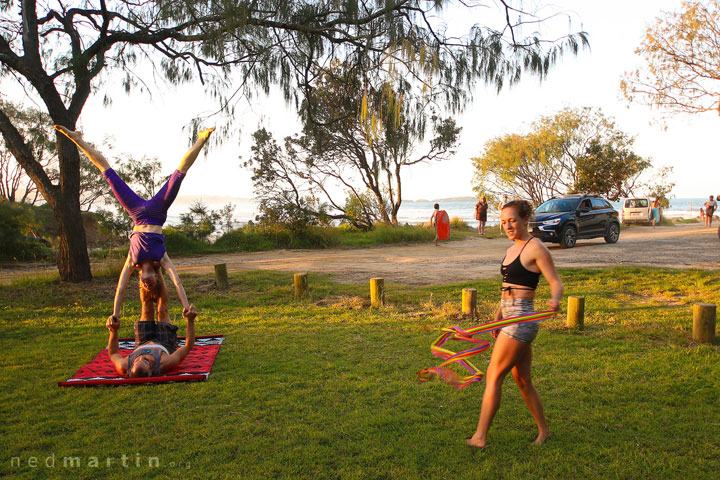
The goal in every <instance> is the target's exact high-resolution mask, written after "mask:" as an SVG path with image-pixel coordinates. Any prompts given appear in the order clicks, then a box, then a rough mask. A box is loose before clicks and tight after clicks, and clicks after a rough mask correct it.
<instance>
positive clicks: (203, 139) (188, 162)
mask: <svg viewBox="0 0 720 480" xmlns="http://www.w3.org/2000/svg"><path fill="white" fill-rule="evenodd" d="M214 131H215V127H212V128H208V129H207V130H203V131H201V132H200V133H198V139H197V141H196V142H195V145H193V146H192V148H191V149H190V150H188V152H187V153H186V154H185V156H184V157H183V159H182V160H181V161H180V166H179V167H178V168H177V169H178V170H179V171H180V172H181V173H187V171H188V170H190V167H192V165H193V163H195V159H197V157H198V155H199V154H200V150H202V148H203V147H204V146H205V144H206V143H207V141H208V138H210V134H211V133H212V132H214Z"/></svg>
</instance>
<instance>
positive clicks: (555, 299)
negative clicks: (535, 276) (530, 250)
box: [535, 245, 565, 310]
mask: <svg viewBox="0 0 720 480" xmlns="http://www.w3.org/2000/svg"><path fill="white" fill-rule="evenodd" d="M541 247H542V248H538V256H537V258H536V260H535V261H536V263H537V267H538V269H539V270H540V273H542V275H543V277H545V280H547V282H548V283H549V284H550V300H548V302H547V304H548V307H550V309H551V310H558V309H559V308H560V300H562V295H563V289H564V288H565V287H564V286H563V282H562V280H560V276H559V275H558V273H557V270H555V264H554V263H553V259H552V256H551V255H550V252H549V251H548V249H547V248H545V246H544V245H541Z"/></svg>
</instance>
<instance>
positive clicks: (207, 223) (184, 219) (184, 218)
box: [177, 200, 221, 241]
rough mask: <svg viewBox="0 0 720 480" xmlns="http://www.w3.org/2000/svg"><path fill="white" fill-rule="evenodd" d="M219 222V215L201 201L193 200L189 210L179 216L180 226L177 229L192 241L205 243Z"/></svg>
mask: <svg viewBox="0 0 720 480" xmlns="http://www.w3.org/2000/svg"><path fill="white" fill-rule="evenodd" d="M220 220H221V214H220V213H218V212H216V211H215V210H210V209H208V206H207V205H206V204H205V203H203V202H202V201H201V200H195V201H194V202H193V203H192V204H191V205H190V210H188V211H187V212H185V213H181V214H180V224H179V225H177V228H178V229H179V230H181V231H182V232H183V233H185V234H186V235H188V236H189V237H190V238H192V239H194V240H200V241H207V240H208V237H209V236H210V235H211V234H212V233H213V232H214V231H215V224H216V223H219V222H220Z"/></svg>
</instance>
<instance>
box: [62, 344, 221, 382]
mask: <svg viewBox="0 0 720 480" xmlns="http://www.w3.org/2000/svg"><path fill="white" fill-rule="evenodd" d="M224 339H225V337H224V336H222V335H205V336H199V337H195V345H194V346H193V349H192V350H191V351H190V353H189V354H188V356H187V357H185V360H183V362H182V363H181V364H180V365H178V367H177V368H176V369H175V370H173V371H172V372H168V373H167V374H166V375H162V376H159V377H145V378H128V377H123V376H121V375H118V373H117V372H116V371H115V367H113V365H112V363H110V358H109V357H108V350H107V348H105V349H103V350H102V351H101V352H100V353H98V354H97V355H95V358H93V359H92V361H91V362H90V363H88V364H87V365H85V366H84V367H81V368H80V370H78V371H77V372H75V375H73V376H72V377H70V378H69V379H68V380H67V381H65V382H58V385H59V386H62V387H67V386H89V385H123V384H128V383H165V382H190V381H201V380H207V377H208V376H209V375H210V370H212V366H213V363H214V362H215V356H216V355H217V354H218V351H219V350H220V345H222V342H223V340H224ZM134 342H135V340H134V339H132V338H121V339H120V341H119V345H120V354H121V355H124V356H128V355H129V354H130V353H132V351H133V349H134ZM184 344H185V338H184V337H182V338H178V346H182V345H184Z"/></svg>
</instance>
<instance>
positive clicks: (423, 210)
mask: <svg viewBox="0 0 720 480" xmlns="http://www.w3.org/2000/svg"><path fill="white" fill-rule="evenodd" d="M178 200H179V199H178ZM706 200H707V199H706V198H673V199H671V200H670V207H669V208H666V209H664V210H663V214H664V216H666V217H668V218H674V219H680V218H685V219H688V218H696V217H698V216H699V214H700V212H699V209H700V207H701V206H702V204H703V203H705V201H706ZM229 202H230V203H233V204H234V205H235V212H234V214H233V218H234V220H235V225H236V226H241V225H245V224H247V222H248V220H252V221H255V216H256V215H258V214H259V212H258V210H257V204H256V203H255V202H254V201H252V200H248V199H222V198H217V197H216V198H214V199H212V200H207V201H205V202H204V203H205V204H206V205H207V206H208V208H210V209H211V210H219V209H220V208H222V207H223V206H224V205H226V204H227V203H229ZM190 203H192V200H185V201H176V202H175V203H174V204H173V206H172V207H171V208H170V211H169V212H168V220H167V223H166V224H167V225H176V224H178V223H180V214H181V213H184V212H187V211H188V209H189V205H190ZM475 203H476V202H475V201H458V202H440V208H441V209H442V210H445V211H447V212H448V214H449V215H450V218H454V217H458V218H460V219H462V220H464V221H465V222H466V223H467V224H468V225H471V226H473V227H475V226H477V223H478V222H477V220H475ZM610 203H612V205H613V206H614V207H615V209H616V210H618V212H622V201H618V202H610ZM434 204H435V202H434V201H428V202H412V201H405V202H403V204H402V205H401V206H400V210H399V211H398V221H399V222H400V223H401V224H405V223H408V224H410V225H416V224H420V223H425V222H427V221H428V220H429V219H430V215H432V212H433V205H434ZM691 206H692V211H691ZM499 223H500V218H499V216H498V212H497V211H495V209H494V205H491V207H490V210H489V211H488V221H487V225H489V226H492V225H498V224H499Z"/></svg>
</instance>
